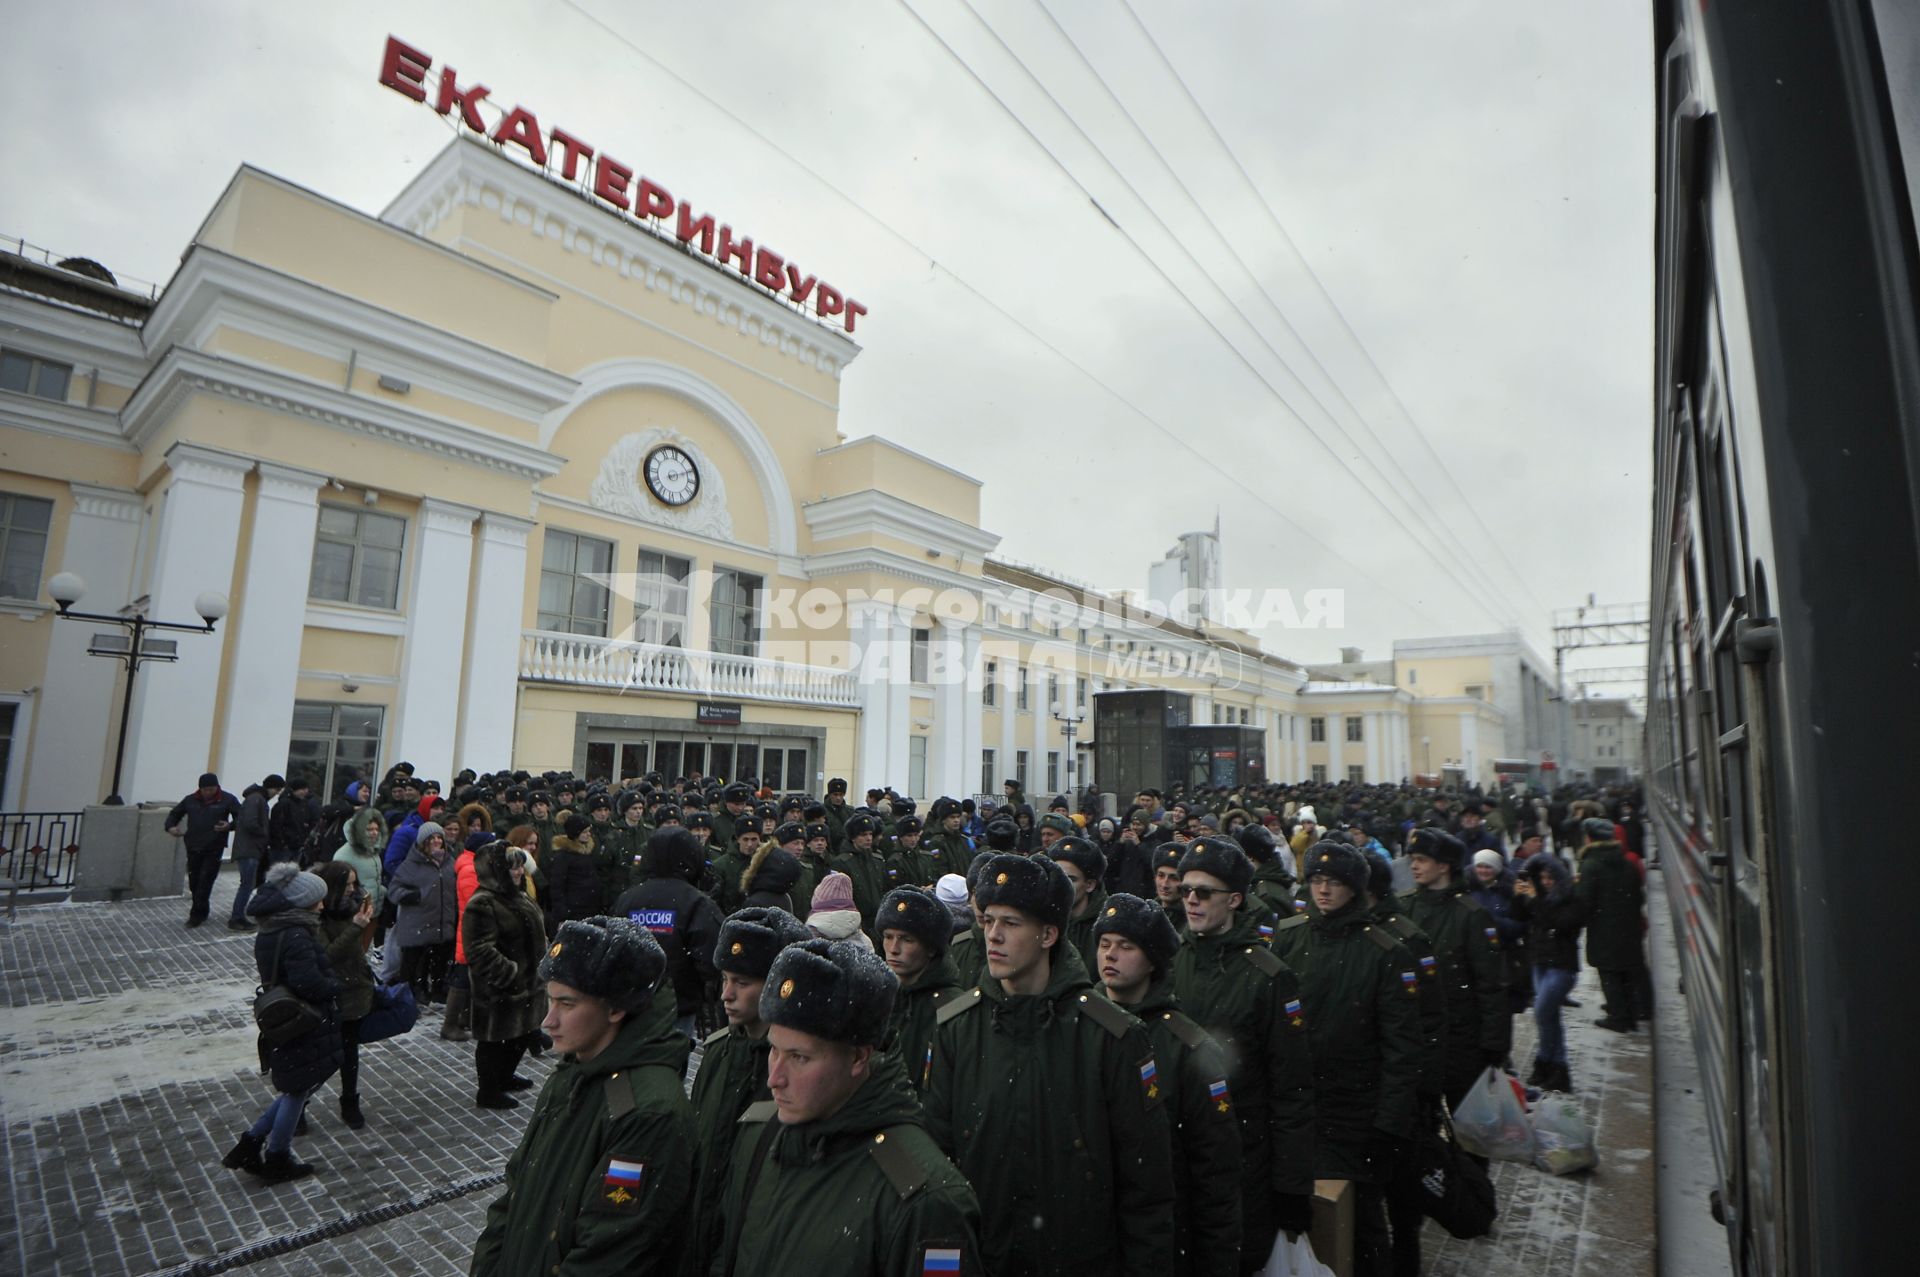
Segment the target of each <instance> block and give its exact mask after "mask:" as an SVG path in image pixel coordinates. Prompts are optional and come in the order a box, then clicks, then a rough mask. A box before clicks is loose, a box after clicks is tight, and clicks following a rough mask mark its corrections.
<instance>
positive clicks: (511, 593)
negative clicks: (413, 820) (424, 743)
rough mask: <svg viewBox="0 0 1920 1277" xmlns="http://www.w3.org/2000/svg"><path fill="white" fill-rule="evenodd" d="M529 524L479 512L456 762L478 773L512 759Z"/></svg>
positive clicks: (495, 769) (505, 515) (531, 529)
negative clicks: (476, 561)
mask: <svg viewBox="0 0 1920 1277" xmlns="http://www.w3.org/2000/svg"><path fill="white" fill-rule="evenodd" d="M532 531H533V524H532V523H531V522H530V521H529V520H526V519H516V518H514V517H513V516H512V515H510V514H497V513H495V512H494V511H492V510H488V511H486V512H484V513H483V514H481V516H480V536H479V541H480V548H479V562H478V563H476V564H475V566H474V573H473V602H472V607H471V609H470V610H469V612H468V615H467V667H466V669H465V670H464V671H462V673H461V681H460V742H459V747H458V748H457V749H456V750H455V752H454V763H455V764H456V765H457V766H460V767H471V768H473V769H474V770H475V771H477V772H482V773H485V772H489V771H497V770H499V769H500V768H502V767H508V766H511V765H512V763H513V728H514V713H515V709H516V707H517V706H518V705H519V701H520V604H521V600H522V598H523V597H524V596H525V592H526V581H527V534H528V533H530V532H532Z"/></svg>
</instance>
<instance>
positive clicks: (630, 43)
mask: <svg viewBox="0 0 1920 1277" xmlns="http://www.w3.org/2000/svg"><path fill="white" fill-rule="evenodd" d="M561 3H562V4H564V5H565V6H566V7H567V8H569V9H572V10H573V11H574V12H576V13H578V14H579V15H580V16H581V17H582V18H584V19H585V20H586V21H588V22H590V23H592V24H593V25H594V26H595V27H597V28H599V29H600V30H601V31H603V32H605V33H606V34H607V35H608V36H610V37H611V38H613V39H614V40H616V41H618V42H619V43H620V44H622V45H624V46H625V47H626V48H627V49H628V50H629V51H631V52H632V53H633V54H634V55H635V56H637V57H639V58H641V59H642V60H643V61H645V62H646V63H647V64H648V65H649V66H652V67H653V68H654V69H656V70H658V71H659V72H661V73H662V74H664V75H665V76H667V77H668V78H669V79H671V80H673V81H674V82H675V83H676V84H678V85H680V86H681V87H682V88H684V89H686V90H687V91H688V92H690V93H692V94H694V95H695V96H696V97H698V98H699V99H700V100H701V101H703V102H705V103H706V104H707V105H709V106H711V107H712V108H713V109H714V110H715V111H717V112H718V113H719V114H720V115H721V116H723V117H724V118H725V119H726V120H727V121H728V122H730V123H731V124H733V125H734V126H736V127H737V128H739V129H741V130H742V131H743V132H745V133H747V134H749V135H750V136H752V137H753V138H754V139H755V140H757V141H759V142H760V143H761V144H762V145H764V146H765V147H767V148H768V149H769V150H771V151H773V152H774V153H775V154H777V155H779V156H780V157H781V158H782V159H784V160H786V161H787V162H788V163H789V164H791V165H793V166H794V167H795V168H796V169H798V170H799V171H800V172H802V173H804V174H805V175H806V176H807V177H809V178H810V179H812V180H813V181H814V182H816V183H817V184H819V185H820V186H821V187H823V188H824V189H825V190H826V191H828V192H829V193H830V194H832V195H833V196H834V197H835V198H836V199H839V200H840V201H841V202H842V203H844V204H846V205H847V206H848V207H849V208H851V209H853V210H854V211H856V212H857V213H859V214H860V215H861V216H862V217H864V218H865V219H866V220H867V221H869V222H871V223H872V224H873V225H874V226H876V227H878V228H879V229H880V230H882V231H884V232H885V233H886V234H887V235H888V236H889V237H890V238H892V239H893V240H895V241H896V242H897V243H899V244H901V245H903V246H905V247H906V248H907V249H909V250H910V251H912V252H913V253H914V254H915V255H916V256H918V257H921V258H923V259H925V261H926V262H927V265H928V268H929V269H930V270H932V271H934V272H935V273H937V274H939V275H941V276H944V277H945V278H946V279H948V280H950V281H951V282H952V283H953V284H954V285H956V286H957V287H958V288H960V289H961V290H962V291H963V292H964V293H966V294H967V295H968V296H970V297H972V298H973V299H974V300H975V301H977V302H979V303H980V304H981V305H983V306H986V307H987V308H988V309H989V310H992V311H993V312H994V313H995V314H997V315H999V316H1000V317H1001V318H1002V319H1004V320H1005V321H1007V322H1008V323H1009V324H1011V325H1012V326H1013V327H1015V328H1017V329H1018V330H1019V331H1020V332H1021V333H1022V334H1024V335H1025V336H1026V337H1027V338H1028V339H1029V340H1031V341H1032V342H1034V343H1035V344H1036V345H1038V346H1040V347H1041V348H1042V349H1044V350H1045V351H1047V353H1049V354H1051V355H1052V356H1054V357H1055V358H1056V359H1058V360H1060V361H1061V362H1062V363H1064V364H1066V365H1067V366H1068V367H1069V368H1072V369H1073V370H1074V371H1075V372H1076V373H1078V374H1079V375H1080V376H1081V377H1083V378H1085V379H1086V380H1087V381H1089V382H1092V383H1093V385H1095V386H1096V387H1098V388H1099V389H1100V390H1101V391H1102V392H1103V393H1105V394H1106V395H1107V396H1108V397H1109V398H1111V399H1112V400H1113V401H1114V402H1116V403H1118V404H1119V405H1120V406H1121V407H1123V408H1125V409H1126V410H1127V411H1128V412H1129V413H1131V414H1132V415H1133V416H1135V417H1138V418H1139V419H1140V420H1141V421H1143V422H1145V423H1146V424H1147V425H1149V426H1151V427H1152V428H1153V429H1154V430H1156V431H1158V432H1159V433H1160V434H1162V435H1164V436H1165V437H1166V438H1167V439H1168V440H1170V441H1171V442H1173V443H1174V444H1176V445H1177V446H1179V447H1180V448H1182V449H1185V450H1187V451H1189V452H1191V451H1192V449H1191V445H1189V444H1188V443H1187V442H1186V441H1185V440H1183V439H1182V438H1181V437H1180V436H1179V435H1178V434H1177V433H1176V432H1175V431H1174V430H1173V428H1172V427H1170V426H1168V425H1167V424H1166V423H1165V422H1163V421H1161V420H1160V419H1159V418H1158V417H1155V416H1154V415H1153V414H1152V413H1150V412H1148V411H1147V410H1146V409H1145V408H1142V407H1141V406H1140V405H1138V404H1136V403H1135V402H1133V400H1131V399H1129V398H1128V397H1127V396H1126V395H1124V394H1122V393H1121V392H1120V391H1118V390H1117V389H1115V388H1114V387H1113V386H1111V385H1109V384H1108V383H1107V382H1106V381H1104V380H1103V379H1101V378H1100V377H1099V376H1098V375H1097V374H1095V373H1094V372H1093V371H1092V370H1091V369H1089V368H1087V367H1086V365H1084V364H1082V363H1081V362H1080V361H1079V360H1077V359H1075V358H1074V357H1073V356H1071V355H1069V354H1068V353H1067V352H1066V351H1064V350H1062V349H1061V348H1060V347H1059V346H1057V345H1055V344H1054V343H1053V342H1052V341H1049V340H1048V339H1047V338H1046V337H1044V336H1042V335H1041V334H1040V333H1039V332H1038V331H1036V330H1035V329H1034V328H1033V326H1032V325H1030V324H1028V323H1027V322H1026V321H1025V320H1023V319H1021V318H1019V317H1018V316H1017V315H1015V314H1013V313H1012V312H1011V311H1009V310H1008V309H1007V308H1006V307H1004V306H1002V305H1001V304H1000V303H999V302H997V301H995V300H993V298H991V297H989V296H988V295H987V294H985V293H984V292H982V291H981V290H980V289H979V288H977V287H975V286H974V285H973V284H972V283H971V282H969V281H968V280H967V279H966V278H965V277H964V276H962V275H960V274H958V273H957V272H955V271H953V270H952V269H951V268H949V267H947V266H945V265H943V264H942V263H941V262H940V260H939V259H938V258H936V257H935V256H934V255H933V254H932V253H930V252H928V251H927V250H926V249H924V248H922V247H921V246H920V245H919V244H918V243H917V242H915V241H914V240H913V239H912V238H911V237H910V236H908V235H907V234H905V233H904V232H902V231H901V230H899V229H898V228H896V227H895V226H894V225H893V224H892V223H890V222H888V221H887V220H885V219H884V218H882V217H881V216H880V215H879V214H877V213H875V212H873V211H872V210H870V209H869V208H867V207H866V205H864V204H862V203H861V202H860V201H859V200H857V199H855V198H854V197H853V196H852V195H849V194H848V193H847V192H846V191H844V190H842V189H841V188H840V187H839V186H838V185H836V184H835V183H834V182H833V181H832V180H830V179H829V178H826V177H824V176H822V175H821V174H820V173H819V172H818V171H817V170H816V169H814V168H813V167H811V166H809V165H808V164H806V163H804V162H803V161H802V160H801V159H800V158H799V157H798V156H796V155H794V154H793V152H791V151H789V150H788V149H787V148H786V147H785V146H783V145H781V144H780V143H779V142H777V141H775V140H774V139H773V138H771V137H769V136H767V134H765V133H764V132H762V131H761V130H760V129H758V128H756V127H755V126H754V125H753V124H751V123H749V122H748V121H747V120H745V119H743V118H742V117H741V116H740V115H738V114H736V113H735V112H734V111H733V110H731V109H730V108H728V107H727V106H726V105H724V104H723V103H721V102H720V101H719V100H718V99H716V98H715V97H713V95H711V94H710V93H708V92H707V91H706V90H704V89H702V88H701V87H700V86H698V85H696V84H694V83H693V82H692V81H691V80H688V79H687V78H686V77H685V76H683V75H681V74H680V73H679V72H677V71H675V70H674V69H673V68H672V67H670V66H668V65H667V64H666V63H664V62H662V61H660V59H658V58H656V57H654V56H653V55H652V54H651V53H648V52H647V51H646V50H645V49H644V48H642V47H641V46H640V45H639V44H638V43H636V42H635V41H634V40H632V39H630V38H628V37H627V36H626V35H624V34H623V33H621V32H620V31H619V30H618V29H616V28H615V27H613V26H611V25H610V24H609V23H607V22H606V21H605V20H604V19H602V18H601V17H599V16H598V15H597V14H595V13H593V12H592V11H591V10H589V9H588V8H586V6H585V5H584V4H582V3H581V0H561ZM1076 185H1077V183H1076ZM1196 455H1197V454H1196ZM1200 460H1201V462H1202V464H1204V465H1207V466H1208V467H1209V468H1211V469H1212V470H1214V471H1215V472H1216V473H1218V474H1219V475H1220V476H1221V477H1222V478H1223V479H1225V480H1226V481H1227V482H1228V483H1230V484H1232V485H1233V486H1234V487H1236V488H1238V489H1239V490H1240V491H1242V492H1244V493H1246V494H1247V496H1249V497H1250V498H1252V499H1253V500H1254V501H1255V502H1256V503H1257V504H1258V505H1259V506H1260V507H1261V508H1263V509H1265V510H1266V511H1268V512H1269V513H1270V514H1272V515H1273V516H1274V517H1275V518H1277V519H1279V520H1280V521H1281V522H1282V523H1283V524H1285V525H1286V526H1287V527H1289V528H1291V529H1293V530H1294V531H1295V532H1296V533H1298V534H1299V536H1300V537H1301V539H1302V540H1304V541H1306V542H1307V543H1308V544H1310V545H1313V546H1315V547H1317V548H1318V549H1320V550H1321V551H1323V552H1324V553H1325V554H1326V555H1327V556H1328V557H1329V558H1331V559H1333V560H1335V561H1337V562H1340V563H1344V564H1346V565H1347V566H1348V567H1349V568H1352V569H1353V571H1354V572H1355V573H1356V574H1357V575H1358V576H1359V577H1360V579H1361V580H1363V581H1365V582H1366V583H1367V584H1369V585H1372V586H1374V587H1375V588H1376V589H1378V590H1380V591H1381V594H1382V595H1383V597H1386V598H1390V599H1393V600H1394V601H1395V602H1397V603H1399V604H1400V605H1401V606H1402V607H1404V608H1406V609H1407V610H1408V611H1409V612H1411V613H1412V614H1414V615H1415V616H1418V617H1419V618H1421V619H1422V620H1423V621H1424V622H1426V623H1427V624H1428V625H1431V626H1433V627H1434V628H1436V629H1441V628H1445V626H1444V623H1443V622H1441V621H1440V620H1439V619H1438V618H1437V617H1435V616H1434V615H1433V614H1432V613H1431V612H1429V611H1428V610H1427V609H1426V608H1425V607H1424V606H1423V605H1422V604H1420V603H1418V602H1415V601H1413V600H1412V599H1410V598H1408V597H1406V596H1405V595H1403V594H1402V593H1400V592H1399V591H1396V590H1394V589H1392V588H1390V587H1388V586H1387V585H1386V583H1385V582H1383V581H1381V580H1380V579H1379V578H1377V577H1376V576H1374V575H1373V574H1372V573H1371V572H1369V571H1367V570H1366V569H1365V568H1364V567H1362V566H1361V565H1359V564H1358V563H1355V562H1354V561H1353V560H1352V559H1350V558H1348V557H1347V556H1346V555H1344V554H1342V553H1340V551H1338V550H1336V549H1334V547H1333V546H1331V545H1329V544H1327V542H1326V541H1324V540H1322V539H1321V538H1320V537H1318V536H1316V535H1314V534H1313V533H1312V532H1311V531H1309V530H1308V529H1307V528H1306V527H1304V526H1303V525H1301V524H1300V523H1299V522H1298V521H1297V520H1295V519H1294V518H1293V517H1292V516H1291V515H1289V514H1287V512H1286V511H1285V510H1283V509H1281V508H1280V507H1279V506H1278V505H1276V504H1275V503H1274V502H1273V501H1272V500H1271V499H1269V498H1268V497H1267V496H1266V494H1265V493H1262V492H1261V491H1259V490H1258V489H1256V488H1254V487H1253V486H1252V485H1250V484H1248V483H1247V482H1246V481H1245V480H1244V479H1242V478H1241V477H1240V476H1239V475H1237V474H1235V473H1234V472H1233V471H1232V470H1231V469H1229V468H1227V467H1226V466H1224V465H1222V464H1220V463H1219V462H1216V461H1213V460H1211V459H1210V458H1205V457H1200Z"/></svg>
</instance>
